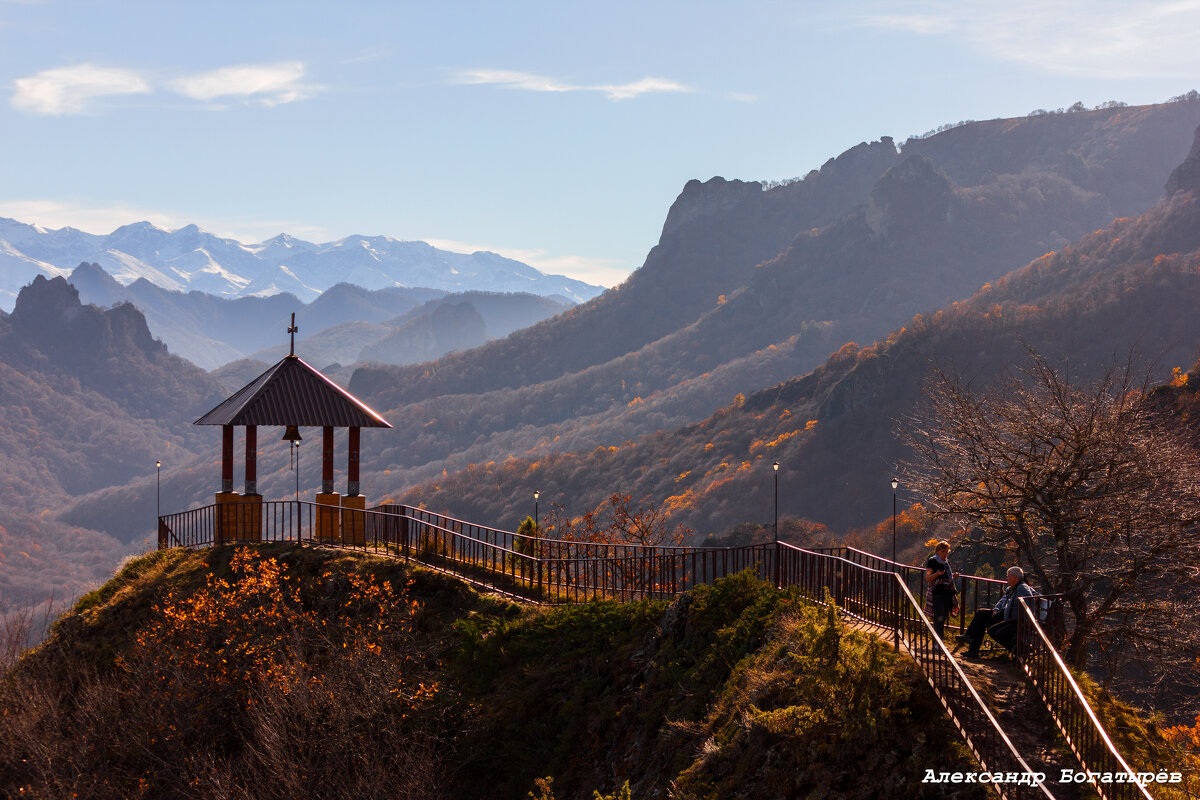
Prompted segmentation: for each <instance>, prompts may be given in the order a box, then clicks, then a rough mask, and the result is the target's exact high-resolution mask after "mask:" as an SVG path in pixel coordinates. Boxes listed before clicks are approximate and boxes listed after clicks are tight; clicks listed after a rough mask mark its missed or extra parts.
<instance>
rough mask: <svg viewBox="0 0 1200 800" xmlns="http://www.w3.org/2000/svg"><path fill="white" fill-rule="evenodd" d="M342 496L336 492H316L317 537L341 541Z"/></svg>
mask: <svg viewBox="0 0 1200 800" xmlns="http://www.w3.org/2000/svg"><path fill="white" fill-rule="evenodd" d="M341 505H342V496H341V495H340V494H338V493H337V492H319V493H318V494H317V530H316V534H317V539H319V540H321V541H325V542H338V541H341V530H340V528H341V511H340V507H341Z"/></svg>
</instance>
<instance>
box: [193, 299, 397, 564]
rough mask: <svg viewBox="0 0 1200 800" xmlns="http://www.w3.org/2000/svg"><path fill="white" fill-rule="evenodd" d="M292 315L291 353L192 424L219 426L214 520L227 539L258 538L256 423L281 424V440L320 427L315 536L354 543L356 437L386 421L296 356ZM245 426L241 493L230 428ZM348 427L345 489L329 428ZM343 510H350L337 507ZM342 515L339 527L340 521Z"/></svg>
mask: <svg viewBox="0 0 1200 800" xmlns="http://www.w3.org/2000/svg"><path fill="white" fill-rule="evenodd" d="M296 331H297V328H296V325H295V314H293V315H292V325H291V327H289V328H288V333H289V334H291V335H292V345H291V352H290V353H289V354H288V355H287V356H285V357H284V358H283V359H281V360H280V361H279V362H278V363H276V364H275V365H274V366H272V367H271V368H269V369H268V370H267V371H266V372H264V373H263V374H261V375H259V376H258V377H257V378H255V379H254V380H253V381H251V382H250V383H249V384H247V385H246V386H244V387H242V388H241V389H239V390H238V391H237V392H234V394H233V395H232V396H230V397H229V399H227V400H225V401H224V402H223V403H221V404H220V405H218V406H217V407H216V408H214V409H213V410H212V411H209V412H208V413H207V414H205V415H204V416H202V417H200V419H198V420H196V422H195V424H196V425H220V426H221V491H219V492H217V493H216V504H217V509H216V510H217V519H218V524H219V525H220V526H221V528H222V537H223V538H225V539H260V538H261V536H262V513H261V512H262V502H263V499H262V495H260V494H259V493H258V486H257V460H258V428H259V427H260V426H277V427H282V428H285V429H286V432H285V433H284V436H283V438H284V439H286V440H291V441H297V442H298V441H299V440H300V431H299V429H300V428H321V433H322V435H321V491H320V493H319V494H317V497H316V501H317V506H318V508H317V536H318V537H320V538H323V539H336V538H338V535H339V531H341V536H342V537H343V538H344V539H346V540H347V541H353V540H355V539H358V538H361V536H362V521H363V520H362V518H363V515H362V514H354V513H353V511H355V510H357V511H362V510H363V509H365V508H366V498H365V497H364V496H363V495H362V494H361V493H360V492H359V489H360V482H359V440H360V436H361V431H362V429H363V428H390V427H392V426H391V425H390V424H388V422H387V420H385V419H384V418H383V417H381V416H380V415H379V414H377V413H375V411H373V410H372V409H371V408H370V407H368V406H367V405H366V404H365V403H363V402H362V401H361V400H359V399H358V398H357V397H355V396H354V395H352V394H350V393H349V392H348V391H346V390H345V389H343V388H342V387H340V386H338V385H337V384H336V383H334V382H333V381H331V380H330V379H329V378H327V377H325V376H324V375H322V374H321V373H320V371H318V370H316V369H314V368H313V367H312V366H310V365H309V364H307V363H305V361H304V360H303V359H301V358H299V357H297V356H296V344H295V334H296ZM237 426H243V427H245V429H246V483H245V491H244V493H242V494H238V493H237V492H235V491H234V490H233V439H234V430H233V429H234V428H235V427H237ZM334 428H347V429H349V447H348V457H347V462H348V463H347V469H346V477H347V480H346V493H345V494H344V495H340V494H338V493H337V492H335V491H334V486H333V444H334V439H333V431H334ZM343 509H345V510H347V511H348V512H349V513H343ZM339 520H340V525H339Z"/></svg>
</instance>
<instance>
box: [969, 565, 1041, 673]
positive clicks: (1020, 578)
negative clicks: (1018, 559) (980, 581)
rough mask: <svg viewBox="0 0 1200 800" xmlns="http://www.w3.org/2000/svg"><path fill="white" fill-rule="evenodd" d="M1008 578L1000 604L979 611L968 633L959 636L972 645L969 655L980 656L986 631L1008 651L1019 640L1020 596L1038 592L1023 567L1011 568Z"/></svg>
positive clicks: (1030, 595)
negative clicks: (1018, 602) (1027, 577)
mask: <svg viewBox="0 0 1200 800" xmlns="http://www.w3.org/2000/svg"><path fill="white" fill-rule="evenodd" d="M1005 577H1006V578H1007V580H1008V588H1007V589H1005V590H1004V595H1003V596H1002V597H1001V598H1000V600H999V602H997V603H996V607H995V608H981V609H979V611H977V612H975V616H974V617H972V618H971V624H970V625H968V626H967V632H966V633H964V634H963V635H962V636H960V637H959V641H963V642H966V643H967V644H968V645H969V647H968V649H967V657H968V658H978V657H979V645H981V644H983V635H984V633H985V632H986V633H988V634H991V637H992V638H993V639H995V640H996V641H997V642H999V643H1000V644H1001V645H1002V646H1003V647H1004V648H1005V649H1006V650H1011V649H1012V647H1013V644H1014V643H1015V642H1016V638H1017V612H1018V611H1019V609H1018V608H1017V598H1018V597H1032V596H1033V595H1034V594H1035V592H1034V591H1033V587H1031V586H1030V585H1029V584H1028V583H1026V582H1025V571H1024V570H1022V569H1021V568H1020V567H1009V568H1008V574H1007V575H1006V576H1005Z"/></svg>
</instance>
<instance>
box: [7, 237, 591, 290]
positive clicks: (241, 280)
mask: <svg viewBox="0 0 1200 800" xmlns="http://www.w3.org/2000/svg"><path fill="white" fill-rule="evenodd" d="M80 263H95V264H99V265H100V266H101V267H103V268H104V270H105V271H106V272H108V273H109V274H110V275H112V276H113V278H115V279H116V280H117V282H118V283H121V284H123V285H128V284H131V283H133V282H134V281H136V280H138V279H139V278H142V279H145V280H147V281H149V282H150V283H152V284H154V285H156V286H159V287H161V288H163V289H168V290H172V291H179V292H186V291H200V292H205V293H207V294H211V295H215V296H218V297H227V298H232V297H250V296H258V297H262V296H268V295H273V294H279V293H281V292H290V293H291V294H293V295H295V296H296V297H297V298H299V299H300V300H303V301H305V302H308V301H311V300H314V299H316V297H317V296H318V295H319V294H321V292H323V291H325V290H326V289H329V288H330V287H331V286H334V285H335V284H338V283H351V284H354V285H356V286H361V287H363V288H364V289H385V288H389V287H409V288H412V287H424V288H428V289H439V290H441V291H445V292H458V291H467V290H474V291H485V292H528V293H530V294H536V295H542V296H551V295H561V296H563V297H565V298H567V299H569V300H571V301H573V302H577V303H578V302H582V301H584V300H589V299H591V298H593V297H595V296H596V295H598V294H600V293H601V292H603V291H604V288H603V287H601V286H592V285H591V284H587V283H584V282H583V281H578V280H575V279H573V278H567V277H565V276H562V275H546V274H544V273H542V272H539V271H538V270H536V269H534V268H533V267H531V266H529V265H528V264H523V263H521V262H520V261H514V260H513V259H511V258H504V257H503V256H500V255H497V254H496V253H491V252H485V251H479V252H475V253H470V254H465V253H452V252H449V251H447V250H439V249H438V248H436V247H433V246H431V245H428V244H426V243H425V242H403V241H400V240H398V239H393V238H391V237H389V236H347V237H346V238H344V239H338V240H337V241H333V242H325V243H322V244H316V243H313V242H306V241H304V240H302V239H297V238H295V237H293V236H289V235H287V234H284V233H281V234H279V235H278V236H276V237H275V238H273V239H268V240H267V241H265V242H260V243H258V244H243V243H241V242H238V241H235V240H233V239H225V238H221V237H219V236H214V235H213V234H211V233H207V232H206V231H202V230H201V229H200V228H198V227H196V226H195V225H188V226H186V227H183V228H179V229H178V230H174V231H168V230H165V229H163V228H159V227H157V226H156V225H152V224H150V223H149V222H135V223H133V224H131V225H124V226H122V227H120V228H117V229H116V230H115V231H113V232H112V233H110V234H108V235H106V236H100V235H97V234H92V233H86V232H84V231H80V230H76V229H74V228H59V229H57V230H49V229H46V228H42V227H40V226H36V225H27V224H25V223H23V222H18V221H17V220H13V219H7V218H3V217H0V308H2V309H3V310H6V311H8V310H11V309H12V307H13V302H14V300H15V299H16V293H17V292H18V291H19V290H20V288H21V287H22V286H24V285H25V284H27V283H29V282H30V281H31V280H33V279H34V277H36V276H37V275H43V276H45V277H55V276H60V277H66V276H67V275H68V274H69V273H70V271H71V270H72V269H74V268H75V267H76V266H78V265H79V264H80Z"/></svg>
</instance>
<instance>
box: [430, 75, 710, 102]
mask: <svg viewBox="0 0 1200 800" xmlns="http://www.w3.org/2000/svg"><path fill="white" fill-rule="evenodd" d="M454 83H457V84H461V85H468V86H475V85H490V86H500V87H503V88H505V89H521V90H524V91H528V92H601V93H603V94H604V95H606V96H607V97H608V99H609V100H629V99H631V98H634V97H637V96H639V95H643V94H648V93H652V92H691V91H694V90H693V89H692V88H691V87H688V86H685V85H684V84H682V83H679V82H678V81H673V80H669V79H667V78H653V77H645V78H642V79H641V80H639V81H633V82H631V83H605V84H596V85H586V84H574V83H565V82H563V81H559V80H556V79H554V78H550V77H547V76H545V75H535V74H533V73H529V72H515V71H513V70H503V69H474V70H464V71H462V72H459V73H458V74H457V75H456V76H455V77H454Z"/></svg>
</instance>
